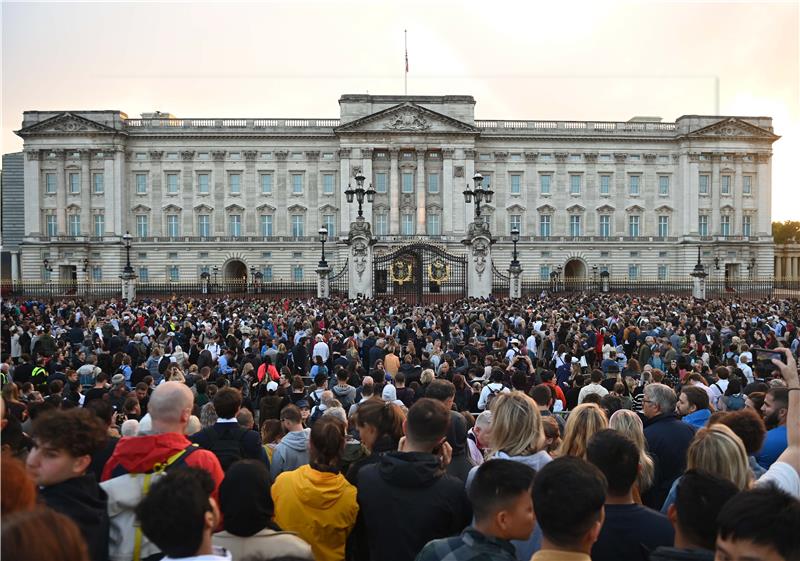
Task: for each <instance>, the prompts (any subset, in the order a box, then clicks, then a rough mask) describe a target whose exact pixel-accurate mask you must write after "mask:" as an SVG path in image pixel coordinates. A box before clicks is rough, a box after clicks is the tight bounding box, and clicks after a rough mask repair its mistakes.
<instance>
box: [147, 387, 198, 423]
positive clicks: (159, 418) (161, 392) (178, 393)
mask: <svg viewBox="0 0 800 561" xmlns="http://www.w3.org/2000/svg"><path fill="white" fill-rule="evenodd" d="M192 405H194V397H193V396H192V391H191V390H190V389H189V388H188V387H187V386H186V385H185V384H183V383H181V382H164V383H163V384H161V385H159V386H158V387H157V388H156V389H155V391H154V392H153V395H151V396H150V401H149V403H148V405H147V410H148V411H149V413H150V416H151V417H152V418H153V424H154V425H155V424H157V423H160V424H180V423H183V424H185V423H186V422H187V421H188V420H189V416H190V415H191V413H192Z"/></svg>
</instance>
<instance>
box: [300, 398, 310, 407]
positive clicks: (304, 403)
mask: <svg viewBox="0 0 800 561" xmlns="http://www.w3.org/2000/svg"><path fill="white" fill-rule="evenodd" d="M297 406H298V407H299V408H300V409H310V408H311V407H310V406H309V405H308V401H307V400H305V399H301V400H300V401H298V402H297Z"/></svg>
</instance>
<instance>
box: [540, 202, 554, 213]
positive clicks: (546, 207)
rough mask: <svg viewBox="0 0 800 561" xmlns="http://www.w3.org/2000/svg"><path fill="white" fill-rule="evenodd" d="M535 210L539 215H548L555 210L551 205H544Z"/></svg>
mask: <svg viewBox="0 0 800 561" xmlns="http://www.w3.org/2000/svg"><path fill="white" fill-rule="evenodd" d="M536 210H538V211H539V213H541V214H549V213H551V212H555V210H556V209H555V207H553V206H551V205H548V204H544V205H542V206H539V207H536Z"/></svg>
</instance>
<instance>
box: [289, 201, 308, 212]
mask: <svg viewBox="0 0 800 561" xmlns="http://www.w3.org/2000/svg"><path fill="white" fill-rule="evenodd" d="M286 210H288V211H289V212H305V211H307V210H308V207H306V206H303V205H301V204H299V203H295V204H293V205H292V206H290V207H289V208H287V209H286Z"/></svg>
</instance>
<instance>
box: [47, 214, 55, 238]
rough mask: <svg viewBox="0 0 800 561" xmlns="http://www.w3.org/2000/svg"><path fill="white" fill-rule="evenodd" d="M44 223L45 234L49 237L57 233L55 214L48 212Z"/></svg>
mask: <svg viewBox="0 0 800 561" xmlns="http://www.w3.org/2000/svg"><path fill="white" fill-rule="evenodd" d="M45 223H46V224H47V235H48V236H50V237H51V238H52V237H53V236H57V235H58V217H57V216H56V215H55V214H48V215H46V216H45Z"/></svg>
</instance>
